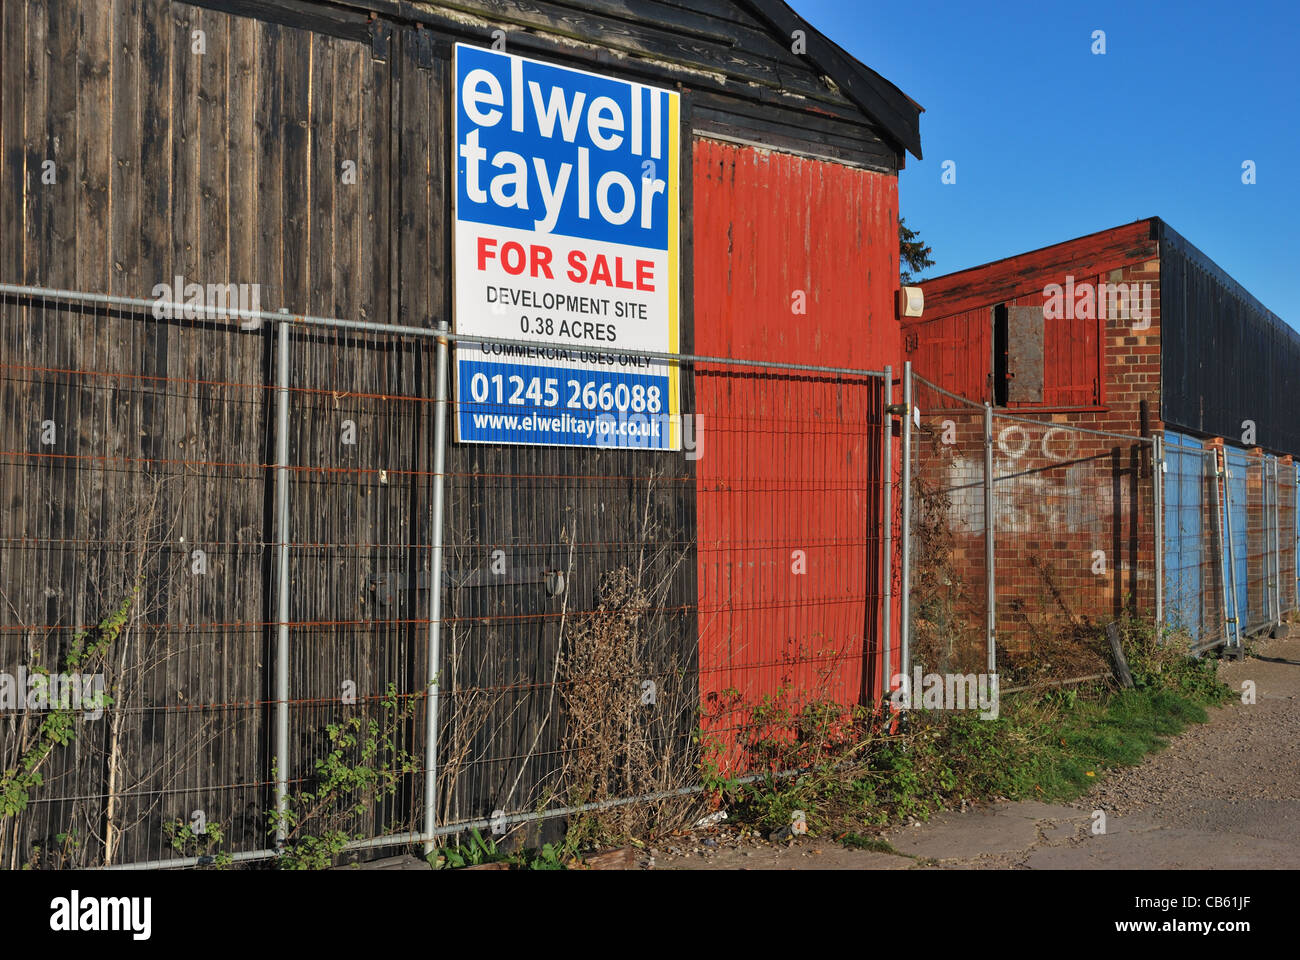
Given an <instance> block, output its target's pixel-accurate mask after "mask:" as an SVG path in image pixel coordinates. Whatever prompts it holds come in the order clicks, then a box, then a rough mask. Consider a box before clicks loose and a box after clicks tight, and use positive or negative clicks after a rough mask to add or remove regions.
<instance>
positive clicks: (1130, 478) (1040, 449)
mask: <svg viewBox="0 0 1300 960" xmlns="http://www.w3.org/2000/svg"><path fill="white" fill-rule="evenodd" d="M1067 272H1068V268H1067ZM1073 276H1074V282H1075V284H1076V285H1077V284H1081V283H1084V282H1089V283H1092V284H1094V286H1095V287H1096V286H1099V284H1100V282H1101V281H1108V282H1110V283H1126V284H1127V283H1138V284H1144V283H1145V284H1150V291H1151V311H1150V312H1151V316H1150V318H1149V325H1144V326H1143V328H1139V327H1138V326H1137V322H1135V321H1134V320H1133V319H1131V318H1126V317H1124V316H1119V315H1108V316H1106V318H1105V319H1104V320H1103V321H1098V322H1097V323H1096V326H1094V327H1093V330H1094V331H1096V333H1095V334H1094V336H1096V335H1097V334H1099V335H1100V344H1099V345H1098V348H1099V350H1100V353H1101V357H1100V371H1101V377H1100V380H1101V383H1100V402H1099V403H1088V404H1083V405H1078V406H1076V407H1075V408H1074V409H1069V410H1063V409H1061V408H1056V409H1043V408H1041V407H1038V408H1036V407H1033V406H1025V405H1020V406H1018V407H1016V408H1015V409H1001V408H997V409H995V420H994V431H993V432H994V438H995V444H994V474H995V476H996V477H998V478H1000V479H999V480H998V481H997V483H996V484H995V493H996V496H995V511H996V512H995V530H996V563H995V568H994V573H995V579H996V590H997V604H998V618H997V630H998V634H999V637H1000V644H1001V645H1002V646H1003V647H1004V649H1008V648H1009V649H1010V650H1012V651H1014V650H1015V649H1017V648H1020V649H1024V648H1032V647H1034V646H1036V645H1037V644H1039V643H1046V642H1047V641H1048V640H1050V639H1051V638H1053V637H1056V636H1059V635H1060V634H1061V632H1062V630H1063V629H1065V628H1066V627H1067V626H1068V625H1069V624H1070V623H1072V622H1073V623H1091V624H1100V623H1105V622H1107V621H1108V620H1110V619H1113V618H1114V617H1115V616H1117V615H1118V614H1119V613H1120V612H1121V610H1122V609H1126V608H1131V607H1134V606H1135V607H1136V608H1137V609H1140V610H1141V611H1143V613H1150V614H1153V613H1154V603H1155V561H1154V557H1155V537H1154V533H1155V531H1154V509H1153V499H1152V475H1151V461H1150V456H1149V452H1148V449H1149V448H1147V447H1146V446H1145V445H1138V444H1133V443H1129V442H1126V441H1123V440H1117V439H1114V438H1107V437H1098V436H1093V435H1089V434H1084V433H1080V432H1078V431H1075V430H1072V429H1070V428H1073V427H1080V428H1085V429H1090V430H1102V431H1107V432H1111V433H1118V434H1125V435H1128V436H1142V435H1145V436H1150V435H1151V433H1153V432H1157V431H1159V430H1161V429H1162V423H1161V421H1160V419H1159V416H1160V411H1159V399H1160V309H1159V305H1160V265H1159V259H1158V257H1157V256H1156V255H1155V253H1154V251H1151V253H1150V255H1147V256H1143V257H1142V258H1141V259H1138V260H1134V261H1131V262H1128V263H1125V264H1122V265H1118V266H1113V267H1110V268H1108V269H1107V270H1106V271H1105V272H1101V273H1094V274H1091V275H1080V274H1078V273H1075V274H1073ZM1049 283H1057V284H1061V285H1064V284H1065V276H1064V275H1063V274H1062V275H1055V271H1052V272H1040V273H1039V274H1035V275H1033V276H1031V277H1027V278H1026V281H1025V284H1024V285H1023V286H1022V288H1021V290H1019V291H1016V292H1017V294H1018V295H1016V296H1015V297H1014V298H1011V299H1007V300H1005V301H998V302H1007V303H1009V304H1015V305H1022V306H1029V305H1036V304H1042V303H1043V302H1044V294H1043V288H1044V287H1045V286H1046V285H1047V284H1049ZM1026 287H1027V288H1028V289H1026ZM1004 295H1005V294H1004ZM963 306H964V307H965V308H966V309H964V310H963V312H962V315H961V316H962V319H963V320H964V321H965V323H966V324H968V325H969V324H972V323H975V322H978V321H979V320H980V319H981V318H987V317H989V315H990V310H991V308H992V307H993V306H994V303H992V302H991V303H989V304H987V305H985V306H981V307H976V308H973V309H972V308H971V307H970V305H969V302H967V303H965V304H963ZM937 307H938V308H939V310H940V311H941V310H942V303H940V304H938V305H937ZM926 313H927V320H926V321H925V322H923V323H922V324H919V325H917V326H915V327H912V328H910V329H909V331H906V332H905V335H906V333H907V332H912V333H915V335H916V340H915V347H914V349H913V350H912V353H913V354H914V355H915V356H916V357H917V359H916V361H915V365H914V369H915V372H916V373H917V374H918V375H920V376H922V377H926V376H927V367H926V359H929V358H937V356H938V352H939V351H937V350H928V349H927V347H939V346H940V343H939V341H940V340H942V341H943V343H942V351H943V352H945V353H948V352H951V351H956V353H957V356H956V359H955V360H953V359H949V360H948V361H947V362H946V363H942V364H936V365H939V366H941V367H947V368H948V369H947V370H944V369H941V370H940V371H939V372H938V374H937V375H932V376H935V377H936V379H937V380H938V385H940V386H943V387H945V388H946V389H951V387H952V386H956V385H957V384H959V383H961V382H964V383H965V384H967V385H969V384H971V383H972V382H975V381H976V380H977V378H975V377H972V376H971V369H972V368H974V369H976V370H982V371H983V372H985V373H986V372H987V369H988V361H987V359H986V358H987V353H988V351H987V346H986V343H987V341H986V334H985V332H984V331H982V330H971V331H970V336H969V341H968V342H971V343H976V344H979V346H977V347H975V349H974V350H973V351H971V352H970V353H966V354H963V352H962V349H961V347H960V346H958V345H956V344H954V343H953V332H954V331H953V330H952V329H950V327H951V324H950V323H946V322H945V321H946V319H947V318H945V317H943V316H942V314H941V313H940V314H939V315H938V316H932V315H931V314H932V304H929V303H927V307H926ZM1109 313H1110V311H1108V314H1109ZM984 322H985V323H988V322H990V321H988V320H987V319H985V320H984ZM1045 323H1046V327H1045V331H1044V341H1045V345H1046V350H1047V351H1048V352H1049V356H1048V357H1046V358H1045V359H1046V363H1045V366H1048V367H1050V366H1051V365H1052V364H1053V362H1054V361H1056V368H1057V370H1058V371H1059V370H1067V371H1068V370H1070V369H1075V370H1085V369H1087V364H1086V363H1084V362H1071V363H1062V362H1060V360H1061V358H1059V357H1056V358H1054V357H1052V356H1051V355H1050V352H1051V351H1052V350H1053V344H1054V343H1060V342H1061V341H1060V339H1059V338H1058V337H1057V336H1056V334H1057V333H1058V331H1054V330H1053V328H1052V325H1053V324H1054V323H1069V324H1072V325H1073V330H1072V331H1071V335H1070V338H1069V339H1070V341H1071V344H1072V347H1071V348H1072V349H1074V350H1075V351H1076V352H1077V351H1078V350H1079V349H1080V344H1081V343H1083V341H1082V340H1081V338H1080V336H1079V329H1080V322H1079V321H1076V320H1054V319H1046V320H1045ZM1094 343H1095V340H1094ZM1091 369H1093V370H1096V369H1098V365H1097V364H1096V363H1093V364H1092V367H1091ZM963 371H964V372H963ZM1065 377H1066V375H1065V374H1059V373H1058V374H1057V378H1058V379H1063V378H1065ZM1045 379H1046V380H1047V381H1048V385H1050V381H1051V375H1050V374H1049V376H1048V377H1047V378H1045ZM944 381H947V382H944ZM1057 386H1058V388H1063V387H1070V386H1072V385H1071V384H1057ZM1073 386H1074V387H1078V388H1082V387H1085V386H1086V388H1087V392H1088V399H1089V400H1091V399H1092V384H1091V383H1088V384H1086V385H1085V384H1082V383H1080V384H1075V385H1073ZM954 392H956V391H954ZM1045 393H1047V395H1049V396H1050V395H1051V394H1050V393H1049V392H1047V391H1045ZM1058 395H1060V394H1058ZM927 397H928V399H927ZM979 399H983V398H982V397H981V398H979ZM917 403H918V405H920V406H921V408H922V415H923V422H924V423H925V430H924V431H923V434H924V439H923V442H922V443H921V444H919V445H918V464H919V468H920V475H921V476H922V478H923V479H924V480H925V482H927V483H928V484H930V485H932V486H934V487H938V488H945V487H946V488H950V489H952V488H960V487H961V486H962V484H963V482H964V483H972V482H973V483H975V487H974V488H966V489H964V490H963V489H958V490H957V492H956V493H955V494H950V499H952V500H953V501H954V502H953V504H952V505H951V506H950V507H949V508H948V509H949V515H950V521H951V523H950V527H951V529H952V530H953V531H954V544H953V546H954V550H955V551H956V557H957V559H958V562H957V564H956V571H955V573H956V574H957V575H959V576H961V577H962V578H963V580H964V582H965V584H966V589H965V595H964V596H963V597H962V600H961V603H962V605H964V606H965V607H967V608H970V607H972V606H975V607H976V608H978V610H977V612H980V613H982V602H981V601H982V591H983V589H984V586H983V584H984V571H983V536H984V533H983V530H984V526H983V515H982V514H983V501H982V495H983V494H982V490H981V489H980V488H979V485H978V484H979V481H980V480H981V479H982V476H983V463H982V456H983V449H982V428H983V425H982V422H981V421H980V419H979V417H978V416H975V415H973V413H970V414H960V413H957V412H955V411H956V407H957V405H955V404H952V403H951V402H949V401H945V400H943V399H942V398H940V397H938V396H937V395H935V394H933V393H931V392H928V391H926V390H925V389H924V388H922V389H921V390H920V391H918V396H917ZM927 404H929V406H930V408H931V409H927ZM1080 407H1086V409H1081V408H1080ZM997 414H1004V415H1006V414H1009V415H1013V416H1016V417H1023V418H1028V419H1030V420H1033V421H1035V423H1033V424H1025V423H1018V422H1014V421H1011V420H1008V419H1006V418H1005V417H1004V416H997ZM945 420H948V421H951V422H952V423H953V424H954V427H955V440H956V442H955V443H944V442H942V439H943V436H942V430H941V427H942V424H943V421H945ZM1038 424H1041V426H1040V425H1038ZM950 438H953V437H952V431H950ZM1098 551H1101V552H1102V553H1103V554H1104V557H1101V556H1099V555H1098V553H1097V552H1098ZM1103 570H1104V572H1096V571H1103ZM980 627H981V630H980V631H979V632H980V633H981V634H982V623H981V624H980ZM918 632H921V631H918Z"/></svg>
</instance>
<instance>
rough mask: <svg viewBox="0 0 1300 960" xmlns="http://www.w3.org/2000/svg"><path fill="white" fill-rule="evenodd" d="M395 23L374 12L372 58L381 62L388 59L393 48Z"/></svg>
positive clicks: (371, 21)
mask: <svg viewBox="0 0 1300 960" xmlns="http://www.w3.org/2000/svg"><path fill="white" fill-rule="evenodd" d="M392 40H393V25H392V24H391V23H389V22H388V21H387V20H380V19H379V18H378V17H375V16H374V15H373V14H372V15H371V17H370V59H372V60H378V61H380V62H381V63H382V62H385V61H387V60H388V52H389V50H390V49H392Z"/></svg>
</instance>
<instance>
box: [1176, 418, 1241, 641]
mask: <svg viewBox="0 0 1300 960" xmlns="http://www.w3.org/2000/svg"><path fill="white" fill-rule="evenodd" d="M1162 452H1163V454H1164V617H1165V623H1166V624H1167V625H1168V626H1169V627H1171V628H1172V629H1174V630H1175V631H1180V632H1185V633H1186V634H1187V636H1188V640H1189V643H1190V644H1191V645H1194V646H1199V645H1202V644H1206V643H1211V642H1214V641H1220V640H1224V639H1225V638H1226V636H1227V634H1226V624H1227V618H1228V616H1229V615H1230V614H1229V608H1228V606H1227V605H1226V604H1225V600H1224V575H1223V574H1224V570H1223V542H1222V531H1221V526H1222V516H1221V503H1220V501H1221V493H1220V486H1219V478H1218V477H1217V475H1216V474H1217V470H1218V466H1217V460H1216V456H1217V455H1216V454H1215V452H1214V451H1212V450H1206V449H1204V447H1203V445H1202V444H1201V442H1200V441H1198V440H1196V439H1195V438H1192V437H1187V436H1183V435H1181V434H1176V433H1170V432H1166V434H1165V437H1164V442H1163V445H1162Z"/></svg>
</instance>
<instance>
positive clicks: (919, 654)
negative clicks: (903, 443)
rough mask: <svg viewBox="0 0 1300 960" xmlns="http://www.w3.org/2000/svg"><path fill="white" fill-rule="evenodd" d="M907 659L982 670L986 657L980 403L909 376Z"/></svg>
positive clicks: (927, 666)
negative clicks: (912, 420)
mask: <svg viewBox="0 0 1300 960" xmlns="http://www.w3.org/2000/svg"><path fill="white" fill-rule="evenodd" d="M912 382H913V386H912V400H913V405H914V407H915V408H916V409H917V411H918V412H919V420H920V424H919V426H916V427H914V430H913V439H912V460H913V466H912V486H913V497H912V517H911V523H912V557H911V563H912V578H911V587H912V590H911V619H912V645H911V659H912V663H913V664H915V665H919V666H921V667H922V668H923V669H924V671H925V672H938V673H963V674H965V673H971V672H976V673H978V672H980V671H982V670H983V669H984V667H985V666H986V664H987V662H988V644H987V639H986V630H985V619H986V618H985V610H986V602H987V589H988V578H987V569H986V562H985V556H986V546H987V543H986V537H985V532H986V525H985V497H984V490H985V481H984V474H985V444H984V408H983V406H981V405H980V404H977V403H973V402H971V401H969V400H965V399H963V398H961V397H957V396H955V395H954V394H951V393H948V392H947V391H944V390H942V389H940V388H938V387H936V386H934V385H933V384H931V383H930V382H929V381H927V380H925V379H923V378H921V377H916V376H914V377H913V379H912Z"/></svg>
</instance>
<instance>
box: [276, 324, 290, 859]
mask: <svg viewBox="0 0 1300 960" xmlns="http://www.w3.org/2000/svg"><path fill="white" fill-rule="evenodd" d="M276 334H277V347H276V353H277V356H276V417H275V515H276V531H275V535H276V544H275V546H276V554H277V557H276V559H277V561H278V562H277V566H278V578H277V579H278V593H277V596H276V607H277V614H276V619H277V624H276V638H275V810H276V814H277V816H276V830H275V846H276V849H277V850H279V849H280V847H281V846H283V844H284V840H285V837H286V835H287V834H288V826H287V824H286V819H285V818H286V815H287V814H288V812H289V321H288V320H287V319H286V320H281V321H280V323H279V324H278V325H277V327H276Z"/></svg>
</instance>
